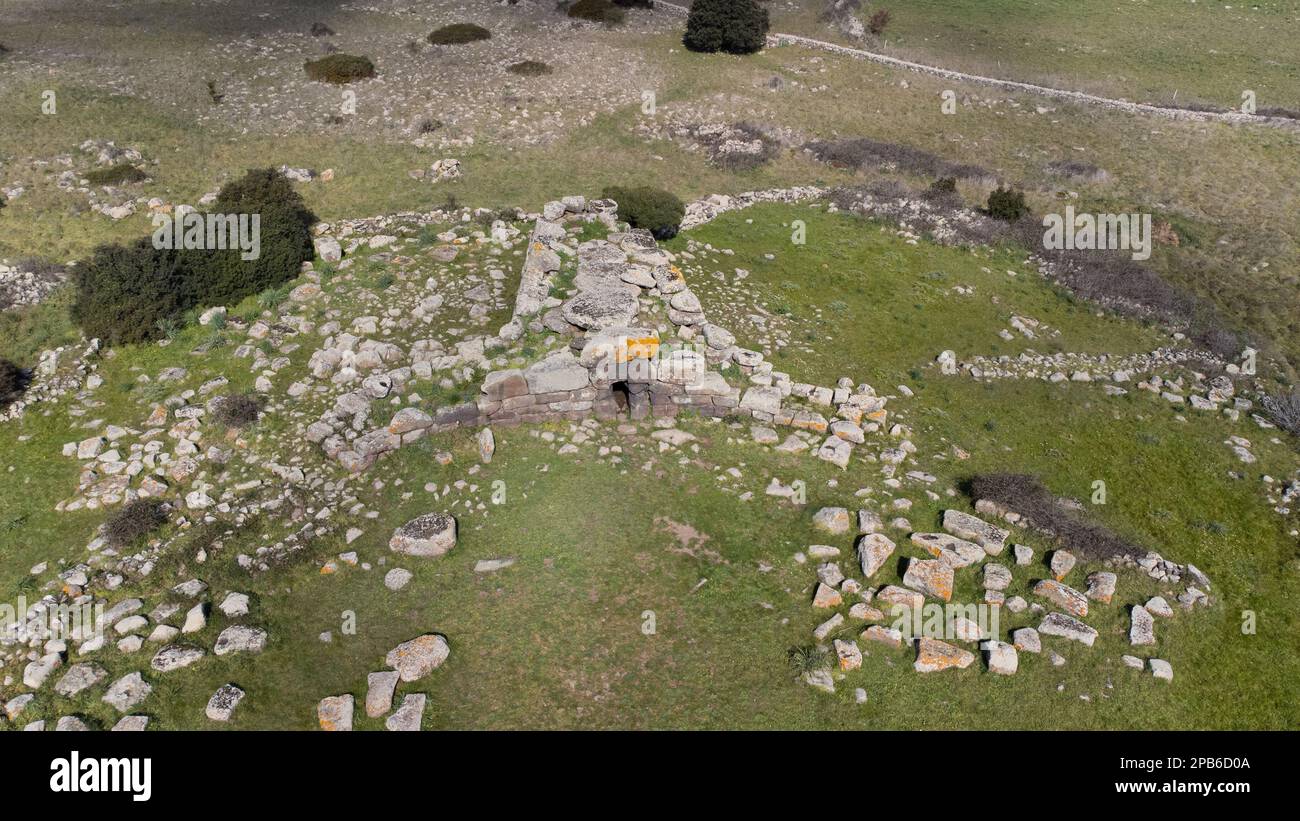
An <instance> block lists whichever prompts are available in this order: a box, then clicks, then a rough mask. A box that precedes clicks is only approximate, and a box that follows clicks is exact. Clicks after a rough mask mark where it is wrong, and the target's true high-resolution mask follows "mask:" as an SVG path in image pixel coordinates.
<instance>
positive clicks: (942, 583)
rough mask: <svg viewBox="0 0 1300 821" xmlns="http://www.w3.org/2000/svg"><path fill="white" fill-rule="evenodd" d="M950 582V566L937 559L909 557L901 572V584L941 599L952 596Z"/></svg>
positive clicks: (951, 575)
mask: <svg viewBox="0 0 1300 821" xmlns="http://www.w3.org/2000/svg"><path fill="white" fill-rule="evenodd" d="M952 582H953V573H952V567H950V566H949V565H948V564H947V563H946V562H943V561H940V560H939V559H909V560H908V562H907V572H905V573H904V574H903V584H905V585H907V586H908V587H910V588H912V589H913V590H919V591H920V592H922V593H924V594H925V595H927V596H933V597H934V598H936V599H942V600H943V601H948V600H949V599H951V598H952Z"/></svg>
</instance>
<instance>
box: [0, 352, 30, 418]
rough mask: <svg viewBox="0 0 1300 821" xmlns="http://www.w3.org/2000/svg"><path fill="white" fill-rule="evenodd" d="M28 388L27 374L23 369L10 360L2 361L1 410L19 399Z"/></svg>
mask: <svg viewBox="0 0 1300 821" xmlns="http://www.w3.org/2000/svg"><path fill="white" fill-rule="evenodd" d="M26 387H27V374H26V373H24V372H23V369H22V368H20V367H18V366H17V365H15V364H14V363H12V362H10V361H9V360H8V359H0V409H3V408H5V407H7V406H8V405H9V403H10V402H12V401H14V400H15V399H17V398H18V396H19V394H21V393H22V392H23V389H24V388H26Z"/></svg>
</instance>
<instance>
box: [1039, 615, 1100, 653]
mask: <svg viewBox="0 0 1300 821" xmlns="http://www.w3.org/2000/svg"><path fill="white" fill-rule="evenodd" d="M1038 632H1039V633H1042V634H1043V635H1045V636H1060V637H1062V638H1067V639H1070V640H1071V641H1077V642H1080V643H1082V644H1086V645H1087V646H1089V647H1091V646H1092V643H1093V642H1094V641H1096V640H1097V631H1096V630H1094V629H1092V628H1091V627H1089V626H1088V625H1086V624H1084V623H1083V622H1081V621H1079V620H1078V619H1076V618H1074V617H1073V616H1067V615H1065V614H1064V613H1048V614H1047V615H1046V616H1044V617H1043V621H1042V622H1041V623H1040V624H1039V625H1038Z"/></svg>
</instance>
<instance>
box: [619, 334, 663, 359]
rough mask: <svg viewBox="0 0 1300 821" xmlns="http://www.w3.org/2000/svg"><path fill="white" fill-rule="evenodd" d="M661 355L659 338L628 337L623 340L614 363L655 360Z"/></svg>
mask: <svg viewBox="0 0 1300 821" xmlns="http://www.w3.org/2000/svg"><path fill="white" fill-rule="evenodd" d="M658 355H659V337H657V336H637V337H628V338H627V339H625V340H623V344H622V345H620V346H619V347H618V348H617V349H615V351H614V361H615V362H618V363H620V364H621V363H624V362H630V361H632V360H633V359H654V358H655V357H656V356H658Z"/></svg>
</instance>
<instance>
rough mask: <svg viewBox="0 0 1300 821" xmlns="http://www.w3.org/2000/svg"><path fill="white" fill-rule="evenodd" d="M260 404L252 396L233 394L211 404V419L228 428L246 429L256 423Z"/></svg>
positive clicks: (260, 408) (260, 407)
mask: <svg viewBox="0 0 1300 821" xmlns="http://www.w3.org/2000/svg"><path fill="white" fill-rule="evenodd" d="M261 412H262V403H261V402H259V401H258V400H257V399H256V398H254V397H252V396H246V395H244V394H239V393H234V394H230V395H228V396H223V397H221V398H220V399H218V400H217V401H216V402H214V403H213V408H212V419H213V421H215V422H216V423H217V424H218V425H224V426H225V427H228V428H246V427H248V426H249V425H252V424H254V423H256V422H257V418H258V416H259V415H260V414H261Z"/></svg>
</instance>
